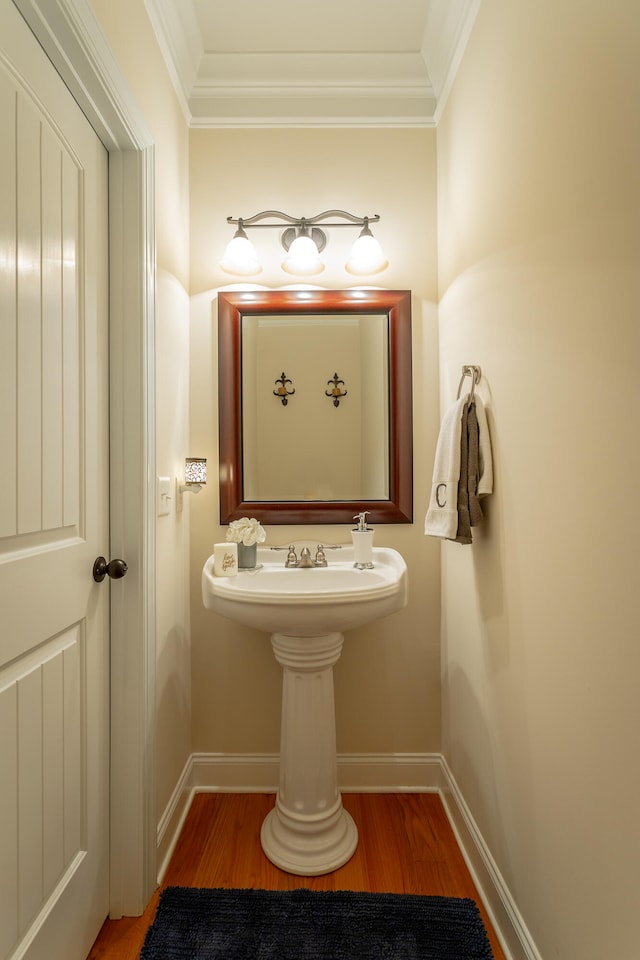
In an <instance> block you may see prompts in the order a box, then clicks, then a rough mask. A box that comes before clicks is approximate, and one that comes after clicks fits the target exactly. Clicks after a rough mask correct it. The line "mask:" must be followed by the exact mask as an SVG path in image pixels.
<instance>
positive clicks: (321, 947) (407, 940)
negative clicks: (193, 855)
mask: <svg viewBox="0 0 640 960" xmlns="http://www.w3.org/2000/svg"><path fill="white" fill-rule="evenodd" d="M140 957H141V960H360V958H361V960H493V954H492V953H491V948H490V946H489V940H488V938H487V933H486V930H485V928H484V925H483V923H482V919H481V917H480V913H479V911H478V907H477V906H476V904H475V903H474V901H473V900H468V899H459V898H454V897H421V896H414V895H408V894H395V893H355V892H352V891H346V890H345V891H327V892H325V891H313V890H306V889H302V890H218V889H214V890H210V889H199V888H194V887H168V888H166V889H165V890H163V891H162V893H161V895H160V902H159V905H158V910H157V913H156V917H155V920H154V922H153V924H152V925H151V927H149V930H148V932H147V937H146V940H145V943H144V947H143V948H142V953H141V954H140Z"/></svg>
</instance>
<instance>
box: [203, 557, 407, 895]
mask: <svg viewBox="0 0 640 960" xmlns="http://www.w3.org/2000/svg"><path fill="white" fill-rule="evenodd" d="M299 546H300V545H298V547H299ZM298 552H300V551H299V550H298ZM334 556H336V557H339V559H333V557H334ZM353 562H354V560H353V548H352V547H351V546H345V547H342V548H341V549H340V551H339V553H338V552H336V553H335V554H334V553H333V552H332V555H331V558H330V559H329V565H328V566H327V567H314V568H311V569H305V568H299V567H297V568H291V569H287V568H285V566H284V559H283V554H278V553H274V552H272V551H270V549H269V548H268V547H259V548H258V564H259V567H258V569H256V570H255V571H246V572H242V573H239V574H238V575H237V576H235V577H216V576H214V573H213V557H209V559H208V560H207V562H206V563H205V565H204V568H203V571H202V597H203V602H204V605H205V607H207V608H208V609H210V610H213V611H215V612H216V613H219V614H221V615H222V616H225V617H228V618H229V619H230V620H235V621H237V622H238V623H242V624H245V625H246V626H249V627H255V628H257V629H258V630H264V631H265V632H267V633H270V634H271V644H272V647H273V652H274V654H275V657H276V659H277V661H278V663H280V664H281V666H282V669H283V686H282V725H281V733H280V784H279V789H278V795H277V799H276V805H275V808H274V809H273V810H272V811H271V812H270V813H269V814H268V816H267V818H266V819H265V821H264V823H263V825H262V831H261V835H260V839H261V843H262V849H263V850H264V852H265V854H266V855H267V857H268V858H269V859H270V860H271V861H272V863H274V864H275V865H276V866H277V867H280V868H281V869H282V870H285V871H287V872H288V873H294V874H298V875H301V876H316V875H319V874H323V873H330V872H331V871H332V870H336V869H337V868H338V867H340V866H342V864H344V863H346V862H347V860H349V858H350V857H351V856H352V855H353V853H354V851H355V849H356V846H357V843H358V831H357V828H356V826H355V824H354V822H353V820H352V818H351V816H350V815H349V814H348V813H347V811H346V810H345V809H344V808H343V806H342V798H341V796H340V792H339V790H338V777H337V766H336V736H335V714H334V699H333V666H334V664H335V663H337V661H338V659H339V657H340V652H341V650H342V644H343V640H344V637H343V633H344V631H345V630H351V629H353V628H355V627H360V626H363V625H364V624H366V623H370V622H371V621H373V620H377V619H379V618H380V617H385V616H388V615H389V614H392V613H395V612H396V611H397V610H400V609H401V608H402V607H404V606H405V604H406V602H407V567H406V564H405V562H404V560H403V558H402V557H401V555H400V554H399V553H398V552H397V551H396V550H393V549H391V548H389V547H374V549H373V564H374V566H373V568H371V569H364V570H359V569H356V568H355V567H354V566H353Z"/></svg>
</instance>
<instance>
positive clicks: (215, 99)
mask: <svg viewBox="0 0 640 960" xmlns="http://www.w3.org/2000/svg"><path fill="white" fill-rule="evenodd" d="M479 5H480V0H428V16H427V20H426V29H425V34H424V38H423V42H422V46H421V49H420V51H413V52H407V53H306V54H301V53H242V52H241V53H233V54H231V53H207V52H206V51H205V50H204V47H203V41H202V38H201V37H200V34H199V31H198V25H197V21H196V16H195V12H194V8H193V5H192V3H191V0H181V2H180V3H179V4H176V3H175V0H145V6H146V9H147V12H148V14H149V18H150V20H151V24H152V27H153V29H154V31H155V33H156V36H157V39H158V43H159V46H160V49H161V52H162V55H163V57H164V59H165V62H166V65H167V70H168V72H169V76H170V78H171V81H172V83H173V85H174V87H175V89H176V93H177V95H178V99H179V101H180V103H181V105H182V109H183V111H184V114H185V117H186V119H187V122H188V123H189V125H190V126H192V127H199V128H216V127H219V128H251V127H293V126H296V127H300V126H303V127H432V126H435V125H436V122H437V118H438V116H439V114H440V113H441V110H442V106H443V103H444V100H445V99H446V95H447V94H448V92H449V89H450V87H451V84H452V82H453V78H454V76H455V71H456V70H457V68H458V65H459V62H460V59H461V57H462V51H463V49H464V46H465V45H466V41H467V39H468V36H469V34H470V32H471V27H472V25H473V22H474V20H475V16H476V13H477V10H478V7H479Z"/></svg>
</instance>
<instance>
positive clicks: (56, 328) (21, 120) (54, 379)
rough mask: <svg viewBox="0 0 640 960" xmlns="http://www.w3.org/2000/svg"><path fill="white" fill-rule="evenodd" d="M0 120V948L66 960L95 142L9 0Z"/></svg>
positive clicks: (76, 817)
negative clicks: (0, 134)
mask: <svg viewBox="0 0 640 960" xmlns="http://www.w3.org/2000/svg"><path fill="white" fill-rule="evenodd" d="M0 129H1V130H2V136H1V137H0V458H1V459H0V960H7V958H12V960H18V958H25V960H45V958H46V960H82V958H84V957H85V956H86V954H87V953H88V951H89V949H90V946H91V944H92V942H93V940H94V938H95V936H96V934H97V932H98V930H99V928H100V925H101V923H102V921H103V920H104V918H105V917H106V915H107V912H108V907H109V904H108V862H109V858H108V830H109V806H108V797H109V791H108V772H109V739H108V731H109V723H108V719H109V701H108V692H109V633H108V632H109V610H108V605H109V589H110V587H109V583H110V581H109V580H107V581H105V582H103V583H102V584H98V583H96V582H94V580H93V577H92V567H93V562H94V560H95V558H96V557H97V556H98V555H100V554H105V555H106V556H107V557H108V542H109V541H108V533H109V526H108V476H109V471H108V410H107V403H108V379H107V378H108V322H107V316H108V314H107V305H108V304H107V288H108V284H107V270H108V261H107V253H108V221H107V154H106V151H105V149H104V147H103V146H102V144H101V143H100V141H99V140H98V138H97V137H96V135H95V133H94V132H93V130H92V129H91V127H90V125H89V123H88V122H87V120H86V119H85V117H84V116H83V114H82V113H81V112H80V110H79V108H78V107H77V105H76V103H75V101H74V100H73V99H72V97H71V95H70V94H69V93H68V91H67V90H66V88H65V87H64V85H63V83H62V81H61V80H60V78H59V77H58V75H57V73H56V72H55V71H54V69H53V67H52V66H51V64H50V63H49V61H48V59H47V58H46V57H45V55H44V54H43V53H42V51H41V49H40V47H39V46H38V44H37V43H36V41H35V40H34V39H33V37H32V35H31V33H30V31H29V29H28V28H27V27H26V25H25V24H24V22H23V21H22V19H21V17H20V16H19V14H18V13H17V11H16V10H15V8H14V7H13V4H12V3H11V2H9V0H0ZM117 586H118V585H117V584H115V585H114V589H117Z"/></svg>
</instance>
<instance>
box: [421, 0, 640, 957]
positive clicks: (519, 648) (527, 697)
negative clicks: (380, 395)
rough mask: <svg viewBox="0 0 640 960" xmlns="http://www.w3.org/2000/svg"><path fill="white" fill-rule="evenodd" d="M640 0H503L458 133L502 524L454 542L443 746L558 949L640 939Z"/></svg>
mask: <svg viewBox="0 0 640 960" xmlns="http://www.w3.org/2000/svg"><path fill="white" fill-rule="evenodd" d="M639 54H640V8H639V7H638V5H637V3H635V2H634V0H623V2H620V0H617V2H615V3H611V2H609V0H585V2H583V3H580V4H567V3H558V2H557V0H539V2H537V3H513V2H511V0H483V3H482V6H481V8H480V13H479V16H478V19H477V21H476V25H475V27H474V30H473V33H472V36H471V40H470V43H469V46H468V48H467V51H466V53H465V56H464V59H463V62H462V67H461V70H460V72H459V74H458V77H457V80H456V83H455V85H454V88H453V94H452V96H451V98H450V100H449V102H448V105H447V108H446V111H445V114H444V118H443V120H442V122H441V124H440V125H439V128H438V200H439V237H438V241H439V242H438V249H439V266H440V349H441V376H442V381H441V382H442V400H443V403H444V404H446V403H447V402H449V401H450V400H451V397H452V395H453V392H454V391H455V387H456V384H457V379H458V376H459V370H460V365H461V364H462V363H479V364H481V365H482V368H483V371H484V373H485V374H486V385H485V388H484V390H483V393H484V396H485V397H486V399H487V400H488V401H489V403H490V407H491V424H492V427H493V437H494V453H495V459H496V464H495V465H496V489H495V495H494V496H493V497H492V498H491V500H490V502H488V503H487V508H488V509H487V513H488V522H487V524H486V527H485V528H484V530H482V531H479V535H478V536H477V538H476V541H475V543H474V545H473V547H472V548H467V547H459V546H457V545H455V544H446V545H445V546H444V547H443V594H442V603H443V610H442V633H443V657H444V663H443V698H444V711H443V724H444V751H445V754H446V757H447V759H448V761H449V763H450V765H451V768H452V770H453V773H454V775H455V777H456V779H457V781H458V784H459V786H460V788H461V790H462V793H463V795H464V797H465V799H466V801H467V803H468V804H469V806H470V808H471V812H472V814H473V816H474V818H475V820H476V821H477V823H478V825H479V827H480V829H481V831H482V833H483V836H484V838H485V840H486V841H487V843H488V846H489V848H490V851H491V853H492V855H493V856H494V858H495V860H496V862H497V865H498V867H499V869H500V871H501V872H502V874H503V876H504V878H505V879H506V882H507V884H508V886H509V888H510V890H511V893H512V894H513V896H514V898H515V900H516V902H517V904H518V907H519V909H520V911H521V912H522V915H523V917H524V920H525V923H526V924H527V925H528V926H529V929H530V931H531V934H532V936H533V939H534V941H535V943H536V944H537V946H538V949H539V951H540V954H541V956H543V957H545V958H549V960H550V958H552V957H558V958H562V960H602V958H603V957H619V958H623V957H624V958H630V957H632V956H636V955H637V950H638V946H637V934H636V930H635V923H634V920H633V917H632V913H633V908H632V909H631V912H630V910H629V907H630V903H631V901H632V900H633V899H634V897H635V893H636V892H637V890H638V868H639V867H640V832H639V830H638V821H637V817H638V809H639V801H640V777H639V771H640V765H639V764H638V731H639V729H640V706H639V705H640V698H639V697H638V677H639V676H640V643H639V642H638V641H639V636H640V635H639V632H638V617H637V594H638V564H637V550H638V534H639V532H640V531H639V524H638V509H637V506H636V503H635V497H636V494H637V491H638V476H639V475H640V460H639V455H638V444H637V436H638V431H637V425H636V423H635V416H636V409H637V405H638V399H639V391H638V384H639V380H638V373H637V371H638V360H639V359H640V350H639V347H640V334H639V331H640V324H639V320H638V318H639V316H640V309H639V308H640V296H639V289H640V288H639V285H638V271H639V263H640V227H639V224H640V203H639V178H638V171H639V170H640V121H639V114H638V104H639V103H640V71H639V70H638V57H639Z"/></svg>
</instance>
